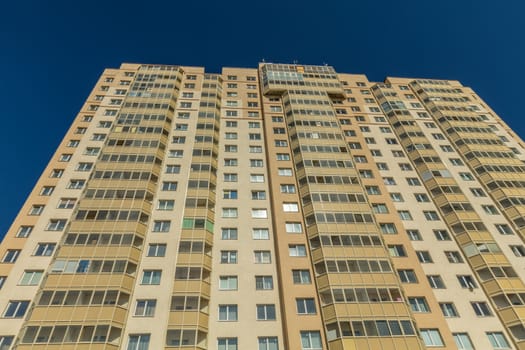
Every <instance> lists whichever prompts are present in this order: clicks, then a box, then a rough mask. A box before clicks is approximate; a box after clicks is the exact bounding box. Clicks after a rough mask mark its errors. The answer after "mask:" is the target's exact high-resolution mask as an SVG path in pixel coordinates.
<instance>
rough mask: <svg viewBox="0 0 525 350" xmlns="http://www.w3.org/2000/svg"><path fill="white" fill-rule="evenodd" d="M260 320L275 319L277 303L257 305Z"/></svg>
mask: <svg viewBox="0 0 525 350" xmlns="http://www.w3.org/2000/svg"><path fill="white" fill-rule="evenodd" d="M257 320H258V321H275V305H274V304H259V305H257Z"/></svg>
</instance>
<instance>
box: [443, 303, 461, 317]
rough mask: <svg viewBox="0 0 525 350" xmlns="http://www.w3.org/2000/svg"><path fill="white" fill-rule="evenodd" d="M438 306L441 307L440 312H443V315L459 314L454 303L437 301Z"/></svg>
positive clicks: (453, 315)
mask: <svg viewBox="0 0 525 350" xmlns="http://www.w3.org/2000/svg"><path fill="white" fill-rule="evenodd" d="M439 307H440V308H441V312H443V316H445V317H458V316H459V315H458V312H457V310H456V306H455V305H454V303H439Z"/></svg>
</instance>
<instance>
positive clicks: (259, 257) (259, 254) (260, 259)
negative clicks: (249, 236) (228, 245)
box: [253, 250, 272, 264]
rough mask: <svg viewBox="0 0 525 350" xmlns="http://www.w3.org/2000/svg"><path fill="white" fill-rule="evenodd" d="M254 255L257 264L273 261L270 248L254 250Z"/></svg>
mask: <svg viewBox="0 0 525 350" xmlns="http://www.w3.org/2000/svg"><path fill="white" fill-rule="evenodd" d="M253 256H254V262H255V263H256V264H270V263H271V262H272V258H271V254H270V251H269V250H256V251H254V252H253Z"/></svg>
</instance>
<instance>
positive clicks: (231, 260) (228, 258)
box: [221, 250, 237, 264]
mask: <svg viewBox="0 0 525 350" xmlns="http://www.w3.org/2000/svg"><path fill="white" fill-rule="evenodd" d="M221 264H237V251H236V250H221Z"/></svg>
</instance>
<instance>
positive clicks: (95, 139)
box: [91, 134, 106, 141]
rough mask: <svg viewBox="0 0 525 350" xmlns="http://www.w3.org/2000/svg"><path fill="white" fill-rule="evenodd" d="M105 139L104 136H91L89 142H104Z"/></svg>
mask: <svg viewBox="0 0 525 350" xmlns="http://www.w3.org/2000/svg"><path fill="white" fill-rule="evenodd" d="M105 138H106V134H93V137H91V140H93V141H104V140H105Z"/></svg>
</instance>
